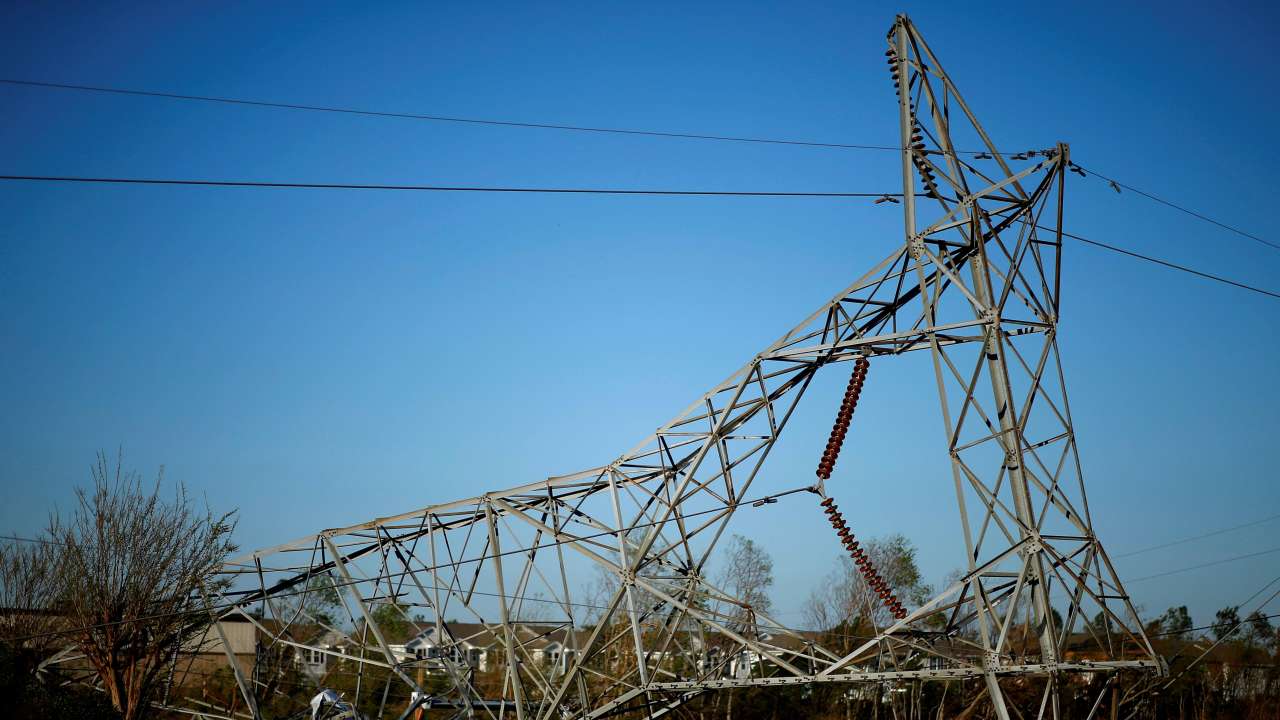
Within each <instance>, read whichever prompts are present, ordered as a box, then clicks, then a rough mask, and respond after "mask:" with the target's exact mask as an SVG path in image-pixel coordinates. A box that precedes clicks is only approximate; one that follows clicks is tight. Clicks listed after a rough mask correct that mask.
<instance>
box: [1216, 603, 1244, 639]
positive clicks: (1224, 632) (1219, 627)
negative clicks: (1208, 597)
mask: <svg viewBox="0 0 1280 720" xmlns="http://www.w3.org/2000/svg"><path fill="white" fill-rule="evenodd" d="M1239 627H1240V608H1239V606H1237V605H1228V606H1226V607H1224V608H1222V609H1221V610H1219V611H1218V612H1217V613H1216V614H1215V615H1214V622H1213V637H1214V638H1216V639H1218V640H1222V639H1223V638H1226V637H1228V636H1230V635H1231V634H1232V633H1234V632H1235V631H1236V629H1237V628H1239Z"/></svg>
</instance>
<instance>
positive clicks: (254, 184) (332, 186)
mask: <svg viewBox="0 0 1280 720" xmlns="http://www.w3.org/2000/svg"><path fill="white" fill-rule="evenodd" d="M0 180H12V181H27V182H64V183H106V184H114V185H193V186H201V187H245V188H283V189H295V190H296V189H302V190H401V191H433V192H485V193H556V194H572V195H684V196H703V197H706V196H712V197H729V196H734V197H818V198H861V197H873V198H882V197H902V195H901V193H897V194H895V193H861V192H773V191H737V190H651V189H640V190H629V189H616V188H547V187H478V186H477V187H468V186H455V185H383V184H358V183H310V182H264V181H257V180H174V179H161V178H117V177H79V176H54V175H0Z"/></svg>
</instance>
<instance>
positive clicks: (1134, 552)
mask: <svg viewBox="0 0 1280 720" xmlns="http://www.w3.org/2000/svg"><path fill="white" fill-rule="evenodd" d="M1276 519H1280V515H1272V516H1271V517H1265V518H1262V519H1261V520H1254V521H1253V522H1247V523H1244V524H1242V525H1232V526H1231V527H1228V528H1222V529H1221V530H1213V531H1210V532H1207V533H1204V534H1202V535H1193V536H1191V537H1187V538H1182V539H1181V540H1172V541H1170V542H1167V543H1162V544H1160V545H1152V546H1151V547H1145V548H1142V549H1141V550H1132V551H1130V552H1126V553H1121V554H1119V555H1112V556H1111V558H1112V559H1113V560H1118V559H1120V558H1126V557H1131V556H1133V555H1141V554H1142V553H1148V552H1151V551H1153V550H1163V549H1164V548H1167V547H1173V546H1174V545H1182V544H1184V543H1189V542H1192V541H1194V540H1202V539H1204V538H1207V537H1213V536H1215V535H1222V534H1224V533H1229V532H1233V531H1235V530H1243V529H1244V528H1247V527H1253V526H1254V525H1261V524H1263V523H1266V522H1271V521H1272V520H1276Z"/></svg>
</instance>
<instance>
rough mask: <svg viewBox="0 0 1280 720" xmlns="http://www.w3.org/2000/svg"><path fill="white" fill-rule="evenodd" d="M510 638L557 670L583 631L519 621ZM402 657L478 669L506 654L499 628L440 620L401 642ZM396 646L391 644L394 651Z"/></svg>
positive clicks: (570, 658) (492, 666)
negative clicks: (574, 631)
mask: <svg viewBox="0 0 1280 720" xmlns="http://www.w3.org/2000/svg"><path fill="white" fill-rule="evenodd" d="M512 635H513V638H512V642H513V643H514V644H515V645H516V647H517V648H519V649H518V653H519V654H520V655H522V656H525V657H529V658H531V659H532V660H533V662H535V663H538V664H540V665H544V666H547V667H550V668H553V669H556V670H558V671H560V672H564V671H565V670H568V669H569V668H570V667H571V666H572V665H573V662H574V660H575V659H576V657H577V654H576V650H575V648H576V647H578V646H579V645H581V644H583V643H585V642H586V639H587V633H586V632H584V631H578V632H577V633H576V634H575V633H573V632H572V631H570V630H569V629H567V628H565V627H563V626H559V625H540V624H522V625H517V626H516V627H515V629H514V631H513V633H512ZM403 647H404V653H405V659H409V658H412V659H415V660H427V661H433V660H434V661H439V665H438V667H432V665H431V664H430V663H428V668H430V669H433V670H438V671H443V670H444V669H445V665H444V663H445V661H450V662H453V663H456V664H458V665H464V666H466V667H469V668H471V669H473V670H476V671H479V672H489V671H491V670H496V669H498V667H499V665H500V664H501V662H502V658H505V656H506V636H505V633H503V632H502V630H501V629H500V628H497V627H496V626H495V627H490V626H488V625H484V624H482V623H458V622H453V623H441V624H440V626H439V627H436V626H434V625H433V626H431V627H428V628H426V629H425V630H422V631H421V632H419V633H418V634H417V635H415V636H414V637H412V638H411V639H409V640H408V641H406V642H405V643H404V645H403ZM395 649H396V646H394V645H393V646H392V650H393V651H394V650H395Z"/></svg>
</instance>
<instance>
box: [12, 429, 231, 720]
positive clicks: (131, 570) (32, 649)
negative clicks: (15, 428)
mask: <svg viewBox="0 0 1280 720" xmlns="http://www.w3.org/2000/svg"><path fill="white" fill-rule="evenodd" d="M92 477H93V486H92V488H90V489H89V490H84V489H80V490H78V491H77V494H76V497H77V503H76V506H75V507H74V509H73V510H72V511H71V512H70V513H69V514H68V515H66V516H65V517H64V516H61V515H59V514H57V513H55V514H54V515H53V517H52V519H51V520H50V522H49V526H48V529H47V531H46V533H45V536H44V537H43V538H40V539H39V541H38V542H36V543H34V546H33V547H25V548H24V547H18V546H16V545H12V544H11V545H8V546H5V547H4V549H3V551H2V552H0V600H2V601H3V602H4V604H5V608H6V612H5V614H4V615H5V618H4V620H3V621H2V622H0V643H2V644H3V645H4V653H5V662H6V672H7V673H8V674H7V676H6V677H7V680H6V682H8V683H9V684H10V685H11V686H17V687H18V690H16V691H15V692H17V693H18V694H21V695H22V696H23V697H27V698H29V699H30V701H31V702H32V703H35V704H36V705H38V706H39V707H41V708H43V709H42V710H41V709H31V710H30V714H29V716H31V717H40V716H41V713H51V714H53V715H55V716H58V713H59V712H62V711H58V710H57V709H56V708H58V707H64V706H65V703H66V702H72V703H73V704H74V703H80V702H81V701H80V700H77V699H75V698H74V697H73V696H75V695H76V694H75V693H71V694H68V692H69V691H66V690H65V689H63V688H62V684H63V682H64V680H65V678H64V677H62V674H64V673H65V672H66V670H63V671H61V672H55V671H54V670H52V669H49V670H47V671H45V672H37V671H38V670H39V667H40V663H41V662H42V661H44V660H46V659H48V656H49V655H50V653H51V652H52V651H53V650H54V649H55V648H58V647H61V646H65V645H67V644H70V645H73V646H74V647H75V650H76V652H77V654H78V655H79V656H81V657H82V659H83V662H84V663H85V664H87V666H88V668H87V671H88V672H90V673H91V674H92V676H93V680H94V684H95V685H96V686H97V687H99V688H101V689H102V695H101V696H99V699H101V698H105V700H106V702H108V703H109V705H110V707H111V708H113V709H114V711H115V713H117V714H118V715H119V716H120V717H121V718H122V719H123V720H137V719H139V718H144V717H146V716H148V715H149V714H151V710H152V701H153V700H155V699H156V696H157V693H158V692H159V691H160V689H161V684H162V679H163V678H164V677H166V675H167V673H168V671H169V668H170V667H171V665H172V662H173V660H174V658H175V657H176V655H177V654H178V652H179V651H180V650H181V649H182V648H183V647H184V646H187V645H189V644H190V643H192V642H193V641H196V639H197V638H199V637H200V636H201V634H202V633H203V632H204V631H205V629H207V628H208V627H209V624H210V617H209V613H208V611H207V609H206V608H205V605H204V602H203V600H202V598H203V597H204V596H206V595H207V594H211V593H213V592H215V591H216V590H218V589H219V588H218V587H216V586H213V585H211V584H210V581H211V577H212V574H213V572H214V571H215V570H217V569H218V568H219V567H220V566H221V565H222V562H223V561H224V560H225V559H226V557H227V555H228V554H229V553H230V552H232V551H233V550H234V549H235V548H234V546H233V545H232V544H231V541H230V537H231V533H232V531H233V530H234V528H235V523H234V522H233V520H232V516H231V515H230V514H225V515H216V514H214V513H213V512H211V511H209V510H207V509H206V510H203V511H201V510H198V509H196V508H195V507H194V504H193V503H192V502H191V499H190V498H189V497H188V496H187V494H186V491H185V489H184V488H183V487H182V486H181V485H179V486H177V488H176V491H175V493H174V495H173V496H172V497H171V498H169V499H166V498H164V497H162V496H161V481H162V476H161V477H157V479H156V483H155V485H154V486H153V487H152V488H150V489H148V488H146V487H144V486H143V484H142V481H141V478H140V476H138V475H137V474H136V473H133V472H126V471H125V470H124V467H123V462H122V460H120V459H117V461H116V462H115V463H114V465H113V464H111V463H109V462H108V460H107V457H106V455H105V454H102V453H99V455H98V458H97V462H96V463H95V464H94V465H93V466H92ZM68 667H74V666H68ZM80 669H81V670H85V668H80ZM84 702H85V703H88V704H87V705H85V706H84V708H83V712H76V713H70V714H65V713H64V714H62V715H61V716H63V717H78V716H81V715H83V716H85V717H91V716H94V713H96V712H97V710H93V709H92V707H96V706H97V704H98V701H97V700H96V699H95V700H93V701H92V702H90V701H89V700H87V699H86V700H84ZM91 706H92V707H91ZM77 707H79V705H77Z"/></svg>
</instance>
